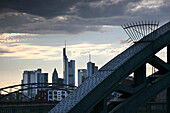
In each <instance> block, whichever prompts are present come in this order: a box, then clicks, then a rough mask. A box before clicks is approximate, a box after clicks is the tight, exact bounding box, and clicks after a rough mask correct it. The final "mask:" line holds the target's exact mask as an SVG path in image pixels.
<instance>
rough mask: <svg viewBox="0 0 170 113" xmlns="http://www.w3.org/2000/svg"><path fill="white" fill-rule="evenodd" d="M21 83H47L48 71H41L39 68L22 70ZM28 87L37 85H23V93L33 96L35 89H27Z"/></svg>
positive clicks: (35, 92)
mask: <svg viewBox="0 0 170 113" xmlns="http://www.w3.org/2000/svg"><path fill="white" fill-rule="evenodd" d="M21 81H22V84H30V83H48V73H41V69H37V70H34V71H24V73H23V80H21ZM30 87H37V85H28V86H23V87H22V88H23V89H27V88H28V90H24V91H23V93H24V95H26V96H28V97H35V96H36V94H37V89H36V88H35V89H29V88H30Z"/></svg>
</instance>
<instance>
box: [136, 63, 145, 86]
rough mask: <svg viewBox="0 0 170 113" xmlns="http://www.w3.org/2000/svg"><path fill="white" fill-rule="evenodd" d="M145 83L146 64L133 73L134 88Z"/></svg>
mask: <svg viewBox="0 0 170 113" xmlns="http://www.w3.org/2000/svg"><path fill="white" fill-rule="evenodd" d="M142 83H146V64H143V65H142V66H141V67H139V68H138V69H137V70H136V71H135V72H134V86H138V85H140V84H142Z"/></svg>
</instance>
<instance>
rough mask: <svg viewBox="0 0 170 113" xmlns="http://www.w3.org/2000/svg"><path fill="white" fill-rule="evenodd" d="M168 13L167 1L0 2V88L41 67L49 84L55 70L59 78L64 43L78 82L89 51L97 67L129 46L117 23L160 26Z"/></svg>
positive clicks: (17, 81)
mask: <svg viewBox="0 0 170 113" xmlns="http://www.w3.org/2000/svg"><path fill="white" fill-rule="evenodd" d="M33 4H34V5H33ZM61 6H62V7H61ZM169 9H170V2H169V1H168V0H159V1H155V0H150V1H147V0H141V1H133V0H129V1H126V0H125V1H122V0H114V1H113V0H105V1H103V0H100V1H88V0H87V1H74V2H73V1H71V0H70V1H65V0H62V1H55V0H51V1H44V2H42V1H39V0H37V1H34V0H29V1H25V2H23V1H20V0H16V1H15V2H14V1H5V0H4V1H1V2H0V10H1V12H0V25H1V27H0V63H1V67H0V77H1V80H0V87H5V86H9V85H14V84H19V83H20V80H21V78H22V73H23V71H24V70H35V69H37V68H41V69H43V71H44V72H45V73H49V78H48V79H49V82H52V72H53V70H54V68H56V69H57V72H58V75H59V77H60V78H61V77H63V74H62V73H63V70H62V67H63V66H62V48H63V47H64V42H65V40H67V51H68V53H67V55H68V57H69V59H74V60H75V61H76V64H75V65H76V69H75V72H76V80H77V70H78V69H84V68H86V63H87V62H88V55H89V53H90V54H91V55H92V62H94V63H95V64H96V65H97V66H98V67H99V69H100V67H101V66H103V65H104V64H105V63H106V62H108V61H109V60H110V59H112V58H113V57H115V56H116V55H117V54H119V53H121V52H122V51H123V50H124V49H125V48H127V47H129V45H128V43H126V41H125V40H126V39H128V36H127V35H126V33H125V32H124V31H123V29H122V28H121V26H120V25H123V24H126V23H129V22H132V21H140V20H159V21H160V25H162V24H164V23H166V22H167V21H169V18H170V15H169ZM161 57H165V55H164V53H163V54H161ZM76 84H77V82H76Z"/></svg>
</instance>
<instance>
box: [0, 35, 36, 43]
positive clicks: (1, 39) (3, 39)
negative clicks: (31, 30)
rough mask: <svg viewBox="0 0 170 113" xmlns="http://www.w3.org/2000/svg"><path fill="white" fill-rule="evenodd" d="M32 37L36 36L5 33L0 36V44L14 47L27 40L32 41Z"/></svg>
mask: <svg viewBox="0 0 170 113" xmlns="http://www.w3.org/2000/svg"><path fill="white" fill-rule="evenodd" d="M31 36H35V34H28V33H3V34H0V44H1V45H8V46H14V45H15V43H19V42H23V41H26V40H32V38H31Z"/></svg>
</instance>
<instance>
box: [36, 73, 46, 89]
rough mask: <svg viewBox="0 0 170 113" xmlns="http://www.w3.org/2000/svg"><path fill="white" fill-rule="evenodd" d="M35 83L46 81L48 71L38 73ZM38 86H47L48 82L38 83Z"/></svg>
mask: <svg viewBox="0 0 170 113" xmlns="http://www.w3.org/2000/svg"><path fill="white" fill-rule="evenodd" d="M37 83H48V73H38V74H37ZM38 86H48V84H39V85H38Z"/></svg>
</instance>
